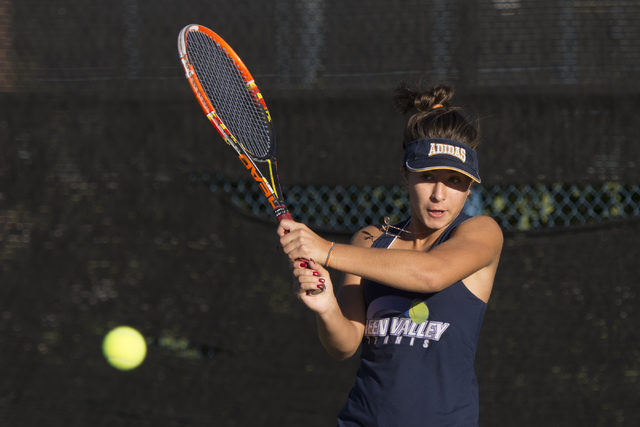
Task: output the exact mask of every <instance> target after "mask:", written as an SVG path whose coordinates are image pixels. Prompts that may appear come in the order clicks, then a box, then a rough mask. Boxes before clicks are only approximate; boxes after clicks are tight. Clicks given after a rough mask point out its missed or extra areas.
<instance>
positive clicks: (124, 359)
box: [102, 326, 147, 371]
mask: <svg viewBox="0 0 640 427" xmlns="http://www.w3.org/2000/svg"><path fill="white" fill-rule="evenodd" d="M102 352H103V354H104V357H105V358H106V359H107V362H109V364H110V365H111V366H113V367H114V368H116V369H120V370H121V371H129V370H131V369H133V368H136V367H137V366H138V365H140V364H141V363H142V361H143V360H144V358H145V356H146V355H147V343H146V341H145V340H144V337H143V336H142V335H141V334H140V332H138V331H136V330H135V329H133V328H130V327H128V326H120V327H117V328H115V329H113V330H112V331H110V332H109V333H108V334H107V335H106V336H105V337H104V341H103V342H102Z"/></svg>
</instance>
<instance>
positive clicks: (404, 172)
mask: <svg viewBox="0 0 640 427" xmlns="http://www.w3.org/2000/svg"><path fill="white" fill-rule="evenodd" d="M400 173H401V174H402V177H403V178H404V183H405V184H407V185H408V184H409V175H408V172H407V168H406V167H405V166H401V167H400Z"/></svg>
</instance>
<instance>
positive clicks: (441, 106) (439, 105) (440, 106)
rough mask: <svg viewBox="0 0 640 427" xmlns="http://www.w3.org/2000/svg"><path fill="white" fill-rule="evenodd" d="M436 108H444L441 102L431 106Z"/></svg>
mask: <svg viewBox="0 0 640 427" xmlns="http://www.w3.org/2000/svg"><path fill="white" fill-rule="evenodd" d="M436 108H444V105H442V104H436V105H434V106H433V107H431V109H432V110H435V109H436Z"/></svg>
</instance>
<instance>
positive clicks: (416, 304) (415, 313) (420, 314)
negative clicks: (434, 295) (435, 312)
mask: <svg viewBox="0 0 640 427" xmlns="http://www.w3.org/2000/svg"><path fill="white" fill-rule="evenodd" d="M409 317H410V318H411V320H412V321H413V323H422V322H424V321H425V320H427V319H428V318H429V307H427V304H425V303H424V301H420V300H415V301H413V303H412V304H411V308H410V309H409Z"/></svg>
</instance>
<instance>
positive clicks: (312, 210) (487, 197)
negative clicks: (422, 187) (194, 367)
mask: <svg viewBox="0 0 640 427" xmlns="http://www.w3.org/2000/svg"><path fill="white" fill-rule="evenodd" d="M189 180H190V181H192V182H196V183H197V184H198V185H201V186H206V187H208V188H209V189H210V190H211V191H213V192H217V191H222V192H224V193H228V194H230V196H231V200H232V201H233V202H234V203H235V204H236V205H237V206H238V207H240V208H242V209H245V210H246V211H248V212H251V213H253V214H255V215H258V216H260V217H267V216H268V215H270V214H271V208H270V206H269V204H268V203H267V201H266V199H265V198H264V196H263V195H262V193H261V192H260V189H259V188H258V187H257V186H256V185H255V184H254V182H253V181H252V180H240V181H238V182H229V181H228V180H226V179H225V178H224V176H223V175H222V174H216V175H210V174H202V175H200V176H198V175H196V174H191V175H190V176H189ZM283 193H284V195H285V202H286V204H287V206H288V207H289V209H290V211H291V214H292V215H293V217H294V218H298V219H300V220H302V221H304V222H306V223H307V224H309V225H311V226H313V227H317V228H321V229H328V230H332V231H339V232H340V231H344V232H347V231H348V232H353V231H357V230H358V229H360V228H362V227H365V226H367V225H371V224H382V223H384V219H385V217H389V219H390V221H391V222H398V221H400V220H402V219H404V218H406V217H407V216H408V215H410V213H409V193H408V191H407V189H406V188H404V187H402V186H400V185H393V186H389V187H386V186H376V187H372V186H364V187H358V186H348V187H343V186H339V185H338V186H327V185H321V186H298V185H296V186H292V187H290V188H284V189H283ZM465 212H466V213H468V214H470V215H478V214H484V215H489V216H491V217H493V218H495V219H496V221H497V222H498V224H500V226H501V227H502V228H503V229H504V230H520V231H525V230H531V229H540V228H546V227H562V226H569V225H584V224H590V223H595V222H599V221H603V220H608V219H623V218H631V217H637V216H640V186H638V185H637V184H630V185H624V184H620V183H606V184H602V185H591V184H584V185H575V184H574V185H566V184H562V183H558V184H552V185H543V184H538V185H529V184H525V185H508V186H500V185H495V186H492V187H488V188H487V187H484V186H482V185H478V186H475V187H474V188H473V190H472V193H471V196H470V197H469V199H468V200H467V203H466V205H465Z"/></svg>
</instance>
